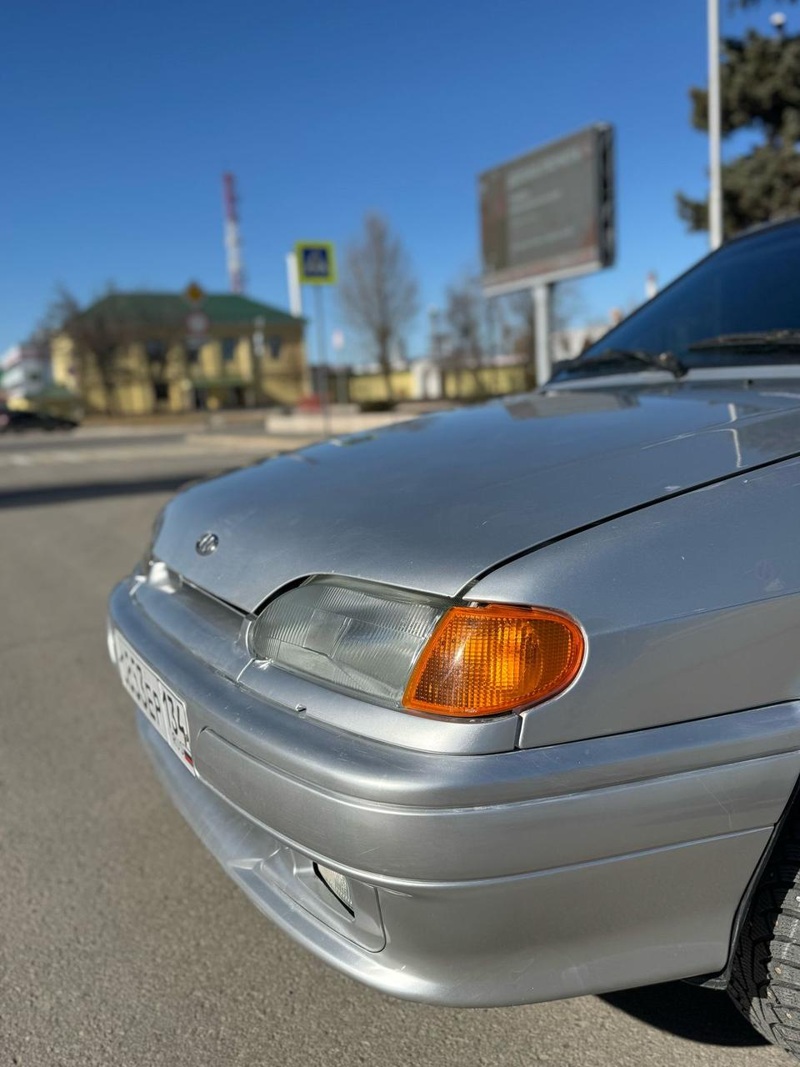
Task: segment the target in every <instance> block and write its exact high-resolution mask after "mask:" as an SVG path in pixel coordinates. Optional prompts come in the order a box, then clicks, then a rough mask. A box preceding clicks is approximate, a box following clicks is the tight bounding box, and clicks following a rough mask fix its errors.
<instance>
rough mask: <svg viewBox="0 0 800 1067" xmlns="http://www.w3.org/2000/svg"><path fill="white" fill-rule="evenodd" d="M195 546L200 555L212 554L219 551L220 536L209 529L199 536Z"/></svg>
mask: <svg viewBox="0 0 800 1067" xmlns="http://www.w3.org/2000/svg"><path fill="white" fill-rule="evenodd" d="M194 547H195V551H196V552H197V554H198V556H210V555H211V553H212V552H216V551H217V548H218V547H219V538H218V537H217V535H216V534H215V533H211V532H210V531H209V532H208V533H204V534H201V536H200V537H198V538H197V544H196V545H195V546H194Z"/></svg>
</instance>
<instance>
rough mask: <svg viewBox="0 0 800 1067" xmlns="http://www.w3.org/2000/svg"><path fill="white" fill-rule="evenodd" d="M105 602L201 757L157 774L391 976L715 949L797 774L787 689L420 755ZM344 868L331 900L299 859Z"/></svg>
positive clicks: (556, 978)
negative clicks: (234, 674) (557, 737)
mask: <svg viewBox="0 0 800 1067" xmlns="http://www.w3.org/2000/svg"><path fill="white" fill-rule="evenodd" d="M110 612H111V623H112V625H113V626H115V627H116V628H117V629H119V630H120V631H121V632H122V633H123V634H124V636H125V637H126V638H127V640H128V641H129V642H130V643H131V644H132V645H133V647H134V648H135V649H136V650H137V651H138V652H139V653H140V655H142V656H143V657H144V659H145V660H147V661H148V662H149V663H150V665H151V666H152V668H153V669H154V670H155V671H156V672H157V673H159V674H160V675H161V676H162V677H163V678H164V679H165V680H166V681H167V682H168V683H169V684H170V685H171V686H172V687H173V688H174V689H176V690H177V692H178V693H179V694H180V695H181V696H182V697H183V698H184V699H185V700H186V703H187V707H188V713H189V720H190V729H191V733H192V749H193V753H194V759H195V764H196V769H197V772H198V777H197V778H194V777H192V775H191V774H190V773H189V772H188V771H187V770H186V769H185V768H184V767H183V766H181V764H180V763H179V762H178V760H177V759H176V758H175V757H174V756H173V754H172V753H171V751H170V750H169V749H168V747H167V746H166V744H165V743H164V742H162V741H161V739H160V737H159V736H158V735H157V734H156V733H155V731H154V730H153V728H152V727H151V726H150V725H149V723H147V722H146V721H145V719H144V717H143V716H140V730H141V734H142V737H143V740H144V743H145V746H146V748H147V750H148V751H149V753H150V755H151V757H152V758H153V761H154V763H155V766H156V769H157V771H158V773H159V776H160V778H161V780H162V782H163V783H164V785H165V787H166V788H167V790H168V792H169V793H170V794H171V796H172V798H173V800H174V801H175V803H176V804H177V806H178V807H179V808H180V810H181V811H182V813H183V814H184V816H185V817H186V819H187V821H188V822H189V823H190V825H192V827H193V828H194V829H195V831H196V832H197V833H198V834H199V836H200V837H201V839H202V840H203V841H204V842H205V843H206V845H207V846H208V847H209V849H210V851H211V852H212V853H213V854H214V855H215V856H216V858H217V859H218V860H219V861H220V862H221V863H222V865H223V866H224V867H225V869H226V870H227V871H228V873H229V874H230V875H231V876H232V877H233V878H234V879H235V880H236V881H237V882H238V883H239V884H240V885H241V886H242V888H243V889H244V890H245V891H246V892H247V893H248V895H249V896H250V897H251V899H253V900H254V902H255V903H256V904H257V906H258V907H259V908H260V909H261V910H262V911H263V912H265V914H267V915H268V916H269V917H270V918H271V919H273V920H274V921H275V922H277V923H278V924H279V925H280V926H282V927H283V928H284V929H285V930H287V932H289V933H290V934H291V935H292V936H293V937H294V938H296V939H297V940H298V941H300V942H301V943H302V944H304V945H306V946H307V947H308V948H310V949H311V950H312V951H314V952H316V953H317V954H318V955H319V956H321V957H322V958H323V959H325V960H326V961H327V962H329V963H331V964H332V965H334V966H336V967H337V968H339V969H340V970H343V971H345V972H347V973H348V974H350V975H352V976H353V977H355V978H358V979H360V980H362V981H364V982H366V983H368V984H369V985H372V986H375V987H377V988H379V989H382V990H384V991H386V992H389V993H392V994H395V995H397V996H404V997H409V998H412V999H417V1000H424V1001H428V1002H433V1003H440V1004H450V1005H458V1006H476V1005H483V1006H489V1005H499V1004H513V1003H530V1002H534V1001H541V1000H547V999H553V998H557V997H566V996H573V995H578V994H583V993H591V992H600V991H607V990H611V989H615V988H622V987H627V986H634V985H641V984H645V983H648V982H656V981H666V980H669V979H674V978H683V977H689V976H691V975H700V974H710V973H715V972H717V971H720V970H722V969H723V968H724V966H725V963H726V960H727V957H728V952H729V946H730V938H731V930H732V926H733V922H734V919H735V916H736V912H737V909H738V907H739V904H740V902H741V900H742V898H743V896H744V894H745V892H746V889H747V886H748V883H749V882H750V880H751V878H752V876H753V873H754V871H755V870H756V868H757V866H758V863H759V860H760V858H761V856H762V854H763V852H764V850H765V848H766V847H767V845H768V843H769V841H770V837H771V835H772V833H773V830H774V827H775V824H776V823H777V821H778V820H779V818H780V816H781V813H782V811H783V809H784V808H785V805H786V803H787V801H788V799H789V797H790V795H791V792H792V789H793V787H794V784H795V782H796V780H797V777H798V773H800V756H799V755H798V751H797V749H798V748H800V706H798V705H794V704H791V705H782V706H780V707H777V708H765V709H759V710H756V711H749V712H741V713H737V714H732V715H727V716H719V717H716V718H713V719H705V720H700V721H696V722H692V723H686V724H680V725H676V726H669V727H663V728H659V729H651V730H646V731H641V732H639V733H632V734H626V735H619V736H616V737H604V738H598V739H596V740H592V741H587V742H582V743H571V744H567V745H558V746H552V747H550V748H546V749H534V750H525V751H515V752H505V753H496V754H485V755H437V754H431V753H422V752H414V751H411V750H407V749H401V748H398V747H396V746H393V745H388V744H384V743H381V742H376V741H371V740H365V739H363V738H360V737H357V736H355V735H352V734H346V733H345V732H344V731H341V730H336V729H332V728H330V727H329V726H326V725H323V724H320V723H317V722H313V721H310V720H309V719H307V718H305V717H304V716H303V715H302V713H301V712H297V711H294V710H291V709H289V708H287V707H282V706H279V705H277V704H275V705H273V704H271V703H268V702H267V701H265V700H264V699H263V698H259V697H256V696H255V695H254V694H252V693H250V692H248V691H247V690H245V689H244V688H243V687H241V686H239V685H237V684H236V683H234V682H232V681H229V680H227V679H225V678H223V677H221V676H220V675H219V674H218V673H216V672H214V671H212V670H210V669H209V668H208V667H207V666H205V665H204V664H203V663H202V662H200V661H199V660H198V659H197V658H195V657H194V656H193V655H192V654H191V653H189V652H188V651H187V649H186V648H185V647H182V646H181V645H179V644H178V643H177V642H176V641H174V640H172V639H171V638H170V637H169V636H168V635H166V634H165V633H164V632H163V631H162V630H160V629H159V628H158V627H157V626H155V625H154V623H153V621H152V619H150V618H149V617H148V616H147V615H146V614H145V612H144V611H143V610H142V609H141V607H140V606H139V605H138V604H137V602H136V600H135V599H134V598H132V597H131V595H130V593H129V590H128V588H127V586H126V585H122V586H119V587H118V588H117V590H115V592H114V594H113V596H112V599H111V605H110ZM314 862H318V863H321V864H324V865H325V866H327V867H332V868H334V869H336V870H338V871H340V872H342V873H344V874H346V875H347V876H348V879H349V880H350V884H351V886H352V887H353V889H354V894H353V907H352V909H351V910H352V913H351V910H348V909H346V908H344V907H343V906H342V905H341V904H340V903H339V902H338V901H337V900H336V898H335V897H334V896H333V894H332V893H330V892H329V891H328V889H327V888H326V887H325V886H324V884H323V883H322V882H321V881H320V879H319V878H318V877H317V876H316V874H315V872H314V869H313V863H314Z"/></svg>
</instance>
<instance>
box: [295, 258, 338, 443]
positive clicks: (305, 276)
mask: <svg viewBox="0 0 800 1067" xmlns="http://www.w3.org/2000/svg"><path fill="white" fill-rule="evenodd" d="M294 254H295V257H296V260H297V274H298V280H299V283H300V284H301V285H313V286H314V287H315V292H314V318H315V319H316V320H317V366H318V368H319V369H318V374H319V377H318V388H319V392H320V406H321V408H322V424H323V432H324V434H325V436H326V437H330V435H331V420H330V405H329V402H328V351H327V348H328V346H327V337H326V335H325V299H324V294H323V290H322V286H325V285H335V284H336V253H335V250H334V247H333V244H332V243H331V242H330V241H298V242H297V244H296V245H295V246H294Z"/></svg>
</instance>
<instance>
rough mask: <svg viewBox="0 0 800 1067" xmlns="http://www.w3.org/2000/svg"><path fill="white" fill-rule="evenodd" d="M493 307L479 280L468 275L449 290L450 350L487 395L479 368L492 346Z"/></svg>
mask: <svg viewBox="0 0 800 1067" xmlns="http://www.w3.org/2000/svg"><path fill="white" fill-rule="evenodd" d="M490 314H491V313H490V304H489V301H487V299H486V297H485V296H484V295H483V290H482V289H481V285H480V279H478V278H476V277H475V276H470V275H467V276H465V277H464V278H462V279H461V280H460V281H459V282H457V283H455V284H454V285H451V286H449V287H448V289H447V293H446V297H445V319H446V321H447V325H448V327H449V330H450V335H451V340H450V346H449V347H450V351H451V353H452V355H453V356H454V357H455V360H456V362H457V364H458V365H459V367H460V368H463V369H467V370H469V371H470V372H471V374H472V376H473V378H474V381H475V389H476V392H477V394H478V395H479V396H480V395H483V394H484V393H485V392H486V389H485V383H484V382H483V379H482V378H481V374H480V367H481V365H482V364H483V361H484V355H485V354H486V351H487V349H488V348H489V346H490V338H489V333H490Z"/></svg>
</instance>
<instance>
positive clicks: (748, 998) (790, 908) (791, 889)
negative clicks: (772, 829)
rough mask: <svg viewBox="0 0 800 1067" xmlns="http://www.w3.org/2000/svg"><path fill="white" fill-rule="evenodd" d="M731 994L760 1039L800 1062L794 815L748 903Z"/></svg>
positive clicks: (798, 824)
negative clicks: (762, 1037)
mask: <svg viewBox="0 0 800 1067" xmlns="http://www.w3.org/2000/svg"><path fill="white" fill-rule="evenodd" d="M728 992H729V994H730V996H731V998H732V1000H733V1002H734V1004H735V1005H736V1006H737V1008H738V1009H739V1010H740V1011H741V1012H742V1014H743V1015H744V1016H745V1018H747V1019H748V1020H749V1021H750V1022H751V1023H752V1025H753V1026H754V1027H755V1028H756V1030H758V1032H759V1033H760V1034H762V1035H763V1036H764V1037H765V1038H766V1039H767V1040H768V1041H771V1042H772V1043H773V1044H775V1045H778V1047H779V1048H782V1049H783V1050H784V1051H786V1052H789V1053H791V1054H792V1055H793V1056H796V1057H797V1058H798V1059H800V819H798V816H797V815H796V814H795V813H792V815H791V816H790V818H789V821H788V822H787V824H786V826H785V827H784V830H783V832H782V834H781V837H780V839H779V840H778V842H777V844H776V846H775V851H774V852H773V854H772V858H771V859H770V862H769V864H768V865H767V868H766V870H765V872H764V874H763V876H762V878H761V881H760V882H759V884H758V887H757V888H756V891H755V894H754V896H753V900H752V902H751V904H750V911H749V914H748V916H747V919H746V920H745V923H744V926H743V928H742V931H741V934H740V936H739V941H738V944H737V946H736V950H735V953H734V957H733V968H732V972H731V980H730V984H729V986H728Z"/></svg>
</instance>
